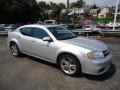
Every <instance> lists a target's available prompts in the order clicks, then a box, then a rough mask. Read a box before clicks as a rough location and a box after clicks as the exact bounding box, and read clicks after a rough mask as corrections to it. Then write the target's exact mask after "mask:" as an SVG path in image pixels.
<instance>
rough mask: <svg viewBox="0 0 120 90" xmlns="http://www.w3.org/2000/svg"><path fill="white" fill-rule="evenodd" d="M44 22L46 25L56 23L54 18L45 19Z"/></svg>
mask: <svg viewBox="0 0 120 90" xmlns="http://www.w3.org/2000/svg"><path fill="white" fill-rule="evenodd" d="M44 24H46V25H55V24H57V21H56V20H45V21H44Z"/></svg>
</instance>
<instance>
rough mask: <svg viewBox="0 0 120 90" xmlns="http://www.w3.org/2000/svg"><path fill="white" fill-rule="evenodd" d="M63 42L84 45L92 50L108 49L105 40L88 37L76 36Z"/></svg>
mask: <svg viewBox="0 0 120 90" xmlns="http://www.w3.org/2000/svg"><path fill="white" fill-rule="evenodd" d="M63 42H65V43H69V44H72V45H76V46H80V47H84V48H86V49H89V50H91V51H104V50H106V49H107V46H106V45H105V44H104V43H103V42H101V41H98V40H94V39H89V38H86V37H76V38H73V39H68V40H63Z"/></svg>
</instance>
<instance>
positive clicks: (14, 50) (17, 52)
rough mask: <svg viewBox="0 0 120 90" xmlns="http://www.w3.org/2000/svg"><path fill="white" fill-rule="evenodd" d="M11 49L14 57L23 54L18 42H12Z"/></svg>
mask: <svg viewBox="0 0 120 90" xmlns="http://www.w3.org/2000/svg"><path fill="white" fill-rule="evenodd" d="M10 51H11V53H12V55H13V56H14V57H20V56H21V52H20V50H19V48H18V46H17V44H16V43H14V42H12V43H11V44H10Z"/></svg>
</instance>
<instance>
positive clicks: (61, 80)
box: [0, 37, 120, 90]
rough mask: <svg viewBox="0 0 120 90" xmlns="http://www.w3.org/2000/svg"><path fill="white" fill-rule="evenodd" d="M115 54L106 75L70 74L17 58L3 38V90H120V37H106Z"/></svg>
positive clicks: (0, 69) (0, 72)
mask: <svg viewBox="0 0 120 90" xmlns="http://www.w3.org/2000/svg"><path fill="white" fill-rule="evenodd" d="M102 41H104V42H105V43H106V44H107V45H108V46H109V48H110V50H111V51H112V54H113V58H112V64H111V67H110V69H109V71H108V72H107V73H105V74H104V75H102V76H92V75H85V74H81V75H80V76H78V77H70V76H67V75H65V74H63V73H62V72H61V71H60V70H59V69H58V68H57V66H56V65H54V64H51V63H47V62H45V61H42V60H39V59H36V58H33V57H29V56H24V57H21V58H15V57H13V56H12V55H11V54H10V52H9V51H8V48H7V46H6V38H5V37H0V90H120V39H104V40H103V39H102Z"/></svg>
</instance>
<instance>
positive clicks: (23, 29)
mask: <svg viewBox="0 0 120 90" xmlns="http://www.w3.org/2000/svg"><path fill="white" fill-rule="evenodd" d="M20 32H21V33H22V34H23V35H26V36H31V35H32V33H31V32H32V28H22V29H20Z"/></svg>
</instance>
